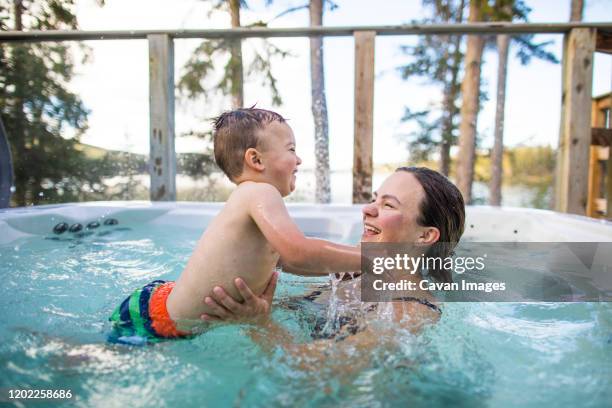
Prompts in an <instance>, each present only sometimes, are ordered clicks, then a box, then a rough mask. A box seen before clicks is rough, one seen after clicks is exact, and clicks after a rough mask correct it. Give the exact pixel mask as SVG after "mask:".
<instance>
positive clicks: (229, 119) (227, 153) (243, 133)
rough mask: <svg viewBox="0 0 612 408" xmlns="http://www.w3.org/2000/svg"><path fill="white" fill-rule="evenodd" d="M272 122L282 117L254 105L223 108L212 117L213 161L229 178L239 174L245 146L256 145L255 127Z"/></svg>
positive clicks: (245, 149) (261, 127)
mask: <svg viewBox="0 0 612 408" xmlns="http://www.w3.org/2000/svg"><path fill="white" fill-rule="evenodd" d="M272 122H280V123H285V118H283V117H282V116H281V115H279V114H278V113H276V112H272V111H269V110H265V109H258V108H254V107H252V108H240V109H236V110H232V111H227V112H223V113H222V114H221V115H220V116H218V117H217V118H215V119H214V120H213V140H214V151H215V161H216V162H217V165H218V166H219V167H220V168H221V170H223V172H224V173H225V174H226V175H227V177H229V179H230V180H232V181H234V180H235V179H236V178H237V177H239V176H240V175H241V174H242V170H243V164H244V153H245V152H246V151H247V149H250V148H256V147H257V146H258V144H259V142H260V140H259V137H258V135H257V133H258V130H261V129H263V128H264V127H265V126H266V125H268V124H270V123H272Z"/></svg>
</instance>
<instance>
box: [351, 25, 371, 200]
mask: <svg viewBox="0 0 612 408" xmlns="http://www.w3.org/2000/svg"><path fill="white" fill-rule="evenodd" d="M354 37H355V144H354V155H353V203H355V204H357V203H367V202H369V201H370V200H371V198H372V173H373V165H372V138H373V130H374V42H375V40H376V32H375V31H357V32H355V34H354Z"/></svg>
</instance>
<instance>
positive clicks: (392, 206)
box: [361, 171, 425, 243]
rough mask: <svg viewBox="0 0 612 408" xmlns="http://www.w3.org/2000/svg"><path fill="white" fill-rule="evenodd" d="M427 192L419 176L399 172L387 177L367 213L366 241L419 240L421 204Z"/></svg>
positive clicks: (364, 235) (364, 237)
mask: <svg viewBox="0 0 612 408" xmlns="http://www.w3.org/2000/svg"><path fill="white" fill-rule="evenodd" d="M424 197H425V192H424V190H423V187H422V186H421V184H420V183H419V181H418V180H417V179H416V177H415V176H414V175H413V174H411V173H409V172H405V171H398V172H395V173H393V174H392V175H390V176H389V177H387V179H386V180H385V181H384V182H383V184H382V185H381V186H380V188H379V189H378V191H376V192H375V193H374V199H373V200H372V202H371V203H369V204H367V205H366V206H365V207H364V208H363V210H362V212H363V225H364V230H363V235H362V237H361V241H362V242H410V243H415V242H418V240H419V237H420V236H421V234H422V232H423V229H424V228H425V227H422V226H420V225H418V223H417V218H418V217H419V215H420V210H419V205H420V203H421V201H422V200H423V198H424Z"/></svg>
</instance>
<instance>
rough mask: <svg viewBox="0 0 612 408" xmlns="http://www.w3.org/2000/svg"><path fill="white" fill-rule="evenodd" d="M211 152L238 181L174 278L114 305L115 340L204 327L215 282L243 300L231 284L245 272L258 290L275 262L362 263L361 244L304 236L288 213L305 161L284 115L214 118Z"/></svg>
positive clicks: (292, 268) (349, 267) (289, 266)
mask: <svg viewBox="0 0 612 408" xmlns="http://www.w3.org/2000/svg"><path fill="white" fill-rule="evenodd" d="M214 151H215V161H216V162H217V164H218V165H219V167H220V168H221V170H223V172H224V173H225V174H226V175H227V176H228V177H229V179H230V180H231V181H232V182H233V183H235V184H236V185H237V188H236V189H235V190H234V191H233V192H232V194H231V195H230V197H229V198H228V200H227V202H226V203H225V206H224V207H223V209H222V210H221V212H219V214H218V215H217V216H216V217H215V218H214V219H213V220H212V221H211V223H210V224H209V225H208V227H207V228H206V230H205V231H204V234H203V235H202V237H201V238H200V240H199V242H198V243H197V245H196V248H195V250H194V251H193V254H192V255H191V258H190V259H189V261H188V262H187V265H186V266H185V269H184V270H183V273H181V275H180V277H179V279H178V280H177V281H176V283H175V282H163V281H155V282H152V283H150V284H149V285H147V286H145V287H144V288H142V289H139V290H137V291H136V292H134V293H133V294H132V295H131V296H130V297H129V298H127V299H126V300H125V301H124V302H123V303H122V304H121V305H120V306H119V307H118V308H117V310H115V313H113V316H112V317H111V319H110V320H111V321H112V322H113V326H114V328H115V329H116V330H115V332H116V335H115V340H117V339H118V340H119V341H121V338H123V339H129V338H131V337H132V336H135V335H136V336H138V337H145V338H147V339H149V341H151V340H153V341H156V340H159V339H160V338H174V337H185V336H190V335H193V334H196V333H197V332H201V331H202V328H203V327H202V326H203V324H204V323H203V322H202V320H201V319H200V316H202V314H204V313H211V312H212V309H211V308H210V307H208V306H207V305H206V304H205V303H204V301H203V300H204V298H205V297H206V296H208V295H210V294H211V292H212V290H213V288H214V287H215V286H221V287H223V288H225V290H226V291H227V292H228V293H229V294H230V295H231V296H232V297H234V298H236V299H241V296H240V294H239V293H238V292H237V291H236V289H235V287H234V283H233V282H234V279H235V278H237V277H240V278H242V279H243V280H244V281H245V282H246V284H247V285H248V286H249V287H250V288H251V289H252V290H253V292H254V293H255V294H258V295H259V294H261V293H262V292H263V291H264V289H265V286H266V284H267V283H268V281H269V279H270V277H271V276H272V273H273V272H274V268H275V267H276V266H277V265H278V264H281V265H282V267H283V270H284V271H285V272H289V273H294V274H299V275H305V276H321V275H326V274H329V273H335V272H345V271H358V270H360V268H361V259H360V252H359V250H358V249H356V248H355V247H349V246H345V245H339V244H334V243H331V242H328V241H324V240H320V239H313V238H306V237H305V236H304V234H303V233H302V232H301V231H300V230H299V229H298V227H297V225H296V224H295V223H294V222H293V221H292V220H291V218H290V217H289V214H288V212H287V208H286V207H285V204H284V202H283V197H286V196H287V195H289V193H291V192H292V191H293V190H294V189H295V173H296V172H297V168H298V166H299V165H300V164H301V162H302V160H301V159H300V158H299V157H298V156H297V154H296V152H295V137H294V135H293V131H292V130H291V128H290V127H289V126H288V125H287V123H286V122H285V119H284V118H283V117H282V116H281V115H279V114H278V113H275V112H271V111H267V110H264V109H254V108H250V109H237V110H234V111H230V112H226V113H223V114H222V115H221V116H219V117H218V118H217V119H216V120H215V122H214ZM128 341H129V340H128Z"/></svg>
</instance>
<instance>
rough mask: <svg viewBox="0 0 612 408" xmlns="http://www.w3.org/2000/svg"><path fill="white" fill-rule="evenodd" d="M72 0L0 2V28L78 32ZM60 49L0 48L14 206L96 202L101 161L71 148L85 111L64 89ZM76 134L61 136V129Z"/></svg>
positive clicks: (69, 72) (64, 51) (65, 70)
mask: <svg viewBox="0 0 612 408" xmlns="http://www.w3.org/2000/svg"><path fill="white" fill-rule="evenodd" d="M74 3H75V2H74V0H64V1H59V0H44V1H42V0H41V1H33V0H32V1H30V0H13V1H12V2H11V1H8V0H0V29H1V30H4V31H5V30H17V31H22V30H58V29H77V28H78V24H77V19H76V16H75V12H74V8H75V4H74ZM70 47H71V46H70V45H69V44H67V43H49V42H43V43H31V44H24V43H10V44H7V43H2V44H0V114H1V115H2V121H3V122H4V125H5V128H6V131H7V134H8V139H9V144H10V147H11V151H12V157H13V165H14V172H15V192H14V195H13V197H12V203H13V205H18V206H25V205H28V204H39V203H42V202H45V203H50V202H63V201H78V200H80V199H83V198H84V197H85V196H88V197H92V198H96V197H101V194H102V193H103V191H104V185H103V183H102V182H101V173H104V171H105V170H107V169H108V163H107V162H104V161H95V162H94V161H92V160H89V159H87V158H86V157H85V155H84V154H83V153H82V152H80V151H78V150H76V149H75V146H76V143H77V142H78V139H79V137H80V136H81V135H82V134H83V132H84V131H85V130H86V129H87V113H88V112H87V109H86V108H85V106H84V105H83V102H82V101H81V99H80V98H79V96H78V95H76V94H74V93H73V92H71V91H70V90H69V88H68V83H69V82H70V79H71V78H72V76H73V74H74V64H75V62H74V58H73V55H72V52H71V49H70ZM69 129H70V130H71V131H72V133H74V134H75V135H76V136H75V137H74V138H72V139H66V138H64V137H62V136H63V135H64V134H65V133H66V131H67V130H69Z"/></svg>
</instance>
